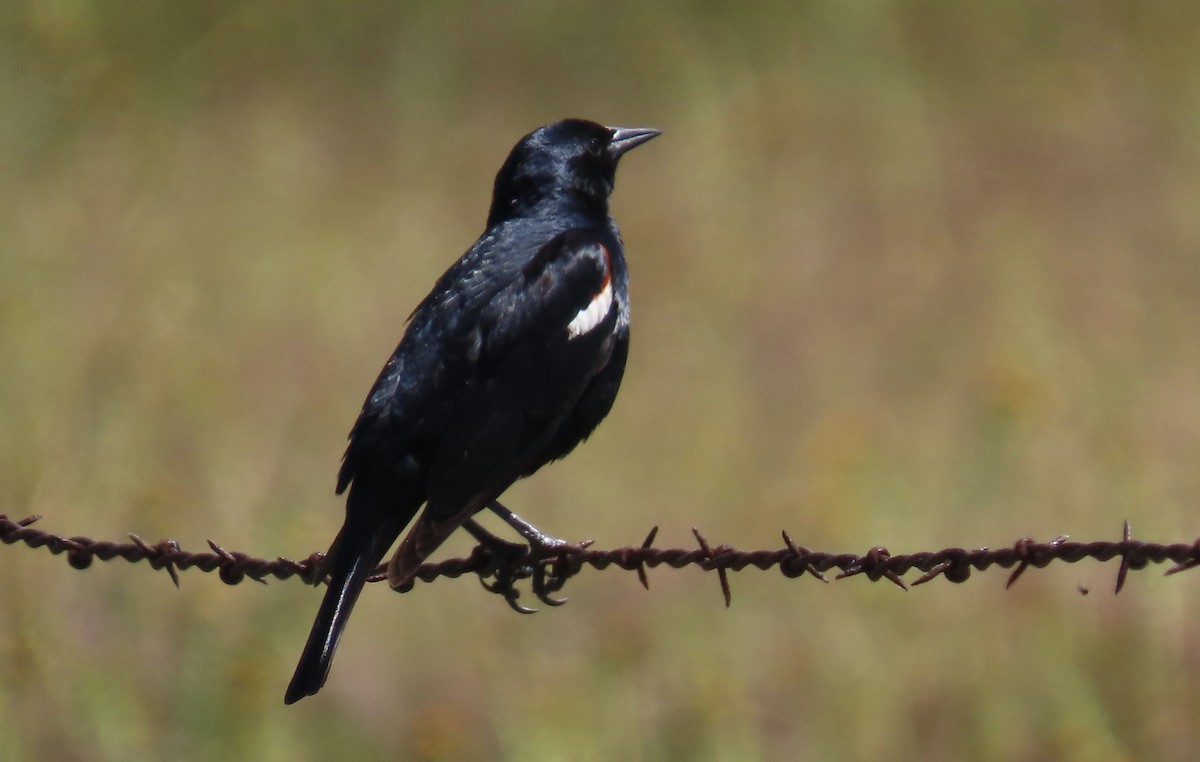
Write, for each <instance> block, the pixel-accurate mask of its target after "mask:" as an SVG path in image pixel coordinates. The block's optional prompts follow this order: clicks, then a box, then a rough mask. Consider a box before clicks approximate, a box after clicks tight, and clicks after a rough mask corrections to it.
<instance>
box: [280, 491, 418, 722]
mask: <svg viewBox="0 0 1200 762" xmlns="http://www.w3.org/2000/svg"><path fill="white" fill-rule="evenodd" d="M414 483H416V481H415V480H413V479H407V480H399V481H397V480H390V479H371V478H364V477H359V478H357V479H356V480H355V481H354V482H353V483H352V484H351V485H350V494H349V495H347V496H346V522H345V523H344V524H343V525H342V530H341V531H340V532H338V536H337V537H336V538H335V539H334V541H333V544H332V545H331V546H330V548H329V553H328V554H327V556H326V558H327V562H326V563H327V565H328V569H329V589H328V590H326V591H325V598H324V599H323V600H322V601H321V608H320V609H318V610H317V619H316V621H315V622H313V626H312V631H311V632H310V633H309V635H308V642H307V643H306V644H305V645H304V653H303V654H301V655H300V663H299V664H297V665H296V673H295V674H294V675H293V676H292V682H291V683H290V684H289V685H288V689H287V693H285V694H284V696H283V702H284V703H285V704H294V703H295V702H297V701H299V700H300V699H302V698H304V697H305V696H311V695H313V694H314V693H316V692H317V691H319V690H321V686H322V685H324V684H325V678H326V676H328V675H329V666H330V664H332V662H333V653H334V651H335V650H336V649H337V645H338V640H339V639H340V638H341V637H342V630H344V629H345V628H346V621H347V620H348V619H349V618H350V612H351V610H353V609H354V604H355V602H357V601H358V596H359V594H360V593H362V591H363V586H364V585H365V584H366V582H367V577H369V576H371V572H372V571H373V570H374V569H375V567H376V566H377V565H378V564H379V562H380V561H382V560H383V556H384V554H385V553H387V551H388V548H390V547H391V546H392V543H394V542H395V541H396V538H397V537H399V536H400V532H401V531H402V530H403V529H404V527H405V526H406V525H407V524H408V522H409V521H411V520H412V517H413V515H414V514H415V513H416V512H417V509H418V508H420V505H421V502H422V500H421V499H420V498H419V497H418V496H417V495H416V494H413V492H412V488H411V485H412V484H414ZM406 486H407V489H406Z"/></svg>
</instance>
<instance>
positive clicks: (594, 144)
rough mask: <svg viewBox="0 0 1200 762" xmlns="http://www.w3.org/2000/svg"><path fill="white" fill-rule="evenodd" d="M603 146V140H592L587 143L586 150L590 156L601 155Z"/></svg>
mask: <svg viewBox="0 0 1200 762" xmlns="http://www.w3.org/2000/svg"><path fill="white" fill-rule="evenodd" d="M605 147H606V146H605V144H604V142H603V141H600V140H593V141H590V142H589V143H588V148H587V150H588V153H590V154H591V155H592V156H603V155H604V149H605Z"/></svg>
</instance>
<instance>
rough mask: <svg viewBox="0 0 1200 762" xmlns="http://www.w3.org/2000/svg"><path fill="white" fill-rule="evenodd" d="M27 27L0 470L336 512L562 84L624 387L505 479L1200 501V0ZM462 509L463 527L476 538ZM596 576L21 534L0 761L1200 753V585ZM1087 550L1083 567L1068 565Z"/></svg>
mask: <svg viewBox="0 0 1200 762" xmlns="http://www.w3.org/2000/svg"><path fill="white" fill-rule="evenodd" d="M6 16H7V18H6V20H5V21H4V22H3V26H0V103H3V104H4V106H3V108H2V109H0V357H2V358H3V372H2V373H0V430H3V432H4V433H3V435H2V436H0V512H4V513H7V514H8V515H10V516H16V517H19V516H24V515H27V514H32V513H41V514H45V515H46V517H47V518H46V519H45V527H46V528H47V529H49V530H51V531H55V532H60V533H64V534H68V535H70V534H87V535H91V536H99V537H105V538H114V539H119V538H121V537H122V536H123V533H125V532H136V533H138V534H139V535H141V536H142V537H144V538H146V539H148V540H151V541H154V540H157V539H158V538H160V537H172V538H175V539H177V540H179V541H180V542H181V543H182V544H183V545H184V546H185V547H187V548H191V549H201V548H203V544H204V540H205V539H207V538H212V539H214V540H216V541H218V542H220V543H222V544H223V545H225V546H227V547H230V548H234V549H238V550H243V551H246V552H250V553H254V554H257V555H263V556H268V557H269V556H275V555H283V556H290V557H303V556H306V555H307V554H308V553H310V552H312V551H314V550H319V549H324V548H325V547H326V546H327V544H328V542H329V540H330V539H331V538H332V536H333V534H334V532H335V531H336V529H337V526H338V525H339V523H340V519H341V511H342V507H341V502H340V500H338V499H337V498H335V497H334V495H333V494H332V487H333V481H334V475H335V473H336V467H337V463H338V458H339V457H340V455H341V450H342V446H343V443H344V437H345V434H346V432H347V431H348V429H349V426H350V424H351V423H352V421H353V418H354V415H355V414H356V413H357V410H358V406H359V404H360V402H361V399H362V395H363V394H364V393H365V392H366V390H367V388H368V386H369V384H370V382H371V380H372V379H373V378H374V374H375V373H376V371H377V370H378V368H379V366H380V365H381V364H382V362H383V361H384V359H385V358H386V356H387V353H388V352H389V351H390V350H391V348H392V347H393V346H394V344H395V342H396V340H397V339H398V338H399V336H400V334H401V332H402V330H403V324H404V319H405V317H406V316H407V315H408V313H409V312H410V311H411V309H412V307H413V306H414V305H415V304H416V302H417V301H418V300H419V299H420V298H421V297H422V296H423V295H424V293H425V291H426V290H427V289H428V287H429V286H430V284H431V283H432V281H433V279H434V278H435V277H436V276H437V275H438V274H440V272H441V271H442V270H443V269H444V268H445V267H446V266H447V265H448V264H449V263H450V262H451V261H452V260H453V259H454V258H455V257H457V255H458V254H459V253H460V252H461V251H462V250H463V249H464V248H465V247H466V246H467V245H469V244H470V242H471V241H472V240H474V238H475V236H476V235H477V234H478V232H479V230H480V229H481V228H482V225H483V220H484V217H485V213H486V205H487V202H488V192H489V190H490V183H491V179H492V176H493V174H494V172H495V170H496V169H497V168H498V167H499V164H500V162H501V161H502V159H503V157H504V155H505V152H506V151H507V150H508V148H509V147H510V146H511V145H512V143H513V142H514V141H515V140H516V139H517V138H518V137H519V136H520V135H521V134H523V133H524V132H526V131H528V130H530V129H532V128H534V127H536V126H538V125H539V124H542V123H545V122H548V121H551V120H553V119H556V118H558V117H561V116H568V115H576V116H586V117H591V118H595V119H599V120H603V121H607V122H610V123H624V124H647V125H652V126H655V127H659V128H661V129H663V130H664V132H665V135H664V137H663V138H662V139H661V140H659V141H655V143H653V144H652V145H651V146H650V147H648V148H646V149H645V150H644V152H643V151H638V152H637V153H636V155H633V156H632V157H631V158H629V159H628V160H627V162H626V163H625V165H624V166H623V167H622V170H621V176H620V178H619V181H618V189H617V192H616V196H615V199H614V209H615V213H616V215H617V217H618V219H619V220H620V221H621V224H622V230H623V232H624V235H625V238H626V241H627V245H628V249H629V257H630V265H631V268H632V270H633V299H634V312H635V314H634V320H635V324H634V331H635V335H634V345H633V354H632V357H631V365H630V368H629V372H628V374H627V376H626V381H625V384H624V388H623V391H622V394H621V397H620V399H619V400H618V403H617V405H616V408H615V410H614V412H613V414H612V415H611V416H610V418H609V420H608V421H607V422H606V423H605V424H604V425H603V426H602V427H601V428H600V430H599V431H598V432H597V434H596V435H595V436H594V437H593V438H592V440H590V441H589V442H588V444H587V445H585V446H584V447H582V448H581V449H580V450H579V451H578V452H577V453H575V454H574V455H572V456H571V457H570V458H569V459H568V460H566V461H564V462H563V463H561V464H556V465H554V466H553V467H550V468H548V469H546V470H545V471H544V472H542V473H540V474H538V475H537V476H536V477H535V478H533V479H531V480H528V481H526V482H524V483H521V484H520V485H518V486H516V487H514V488H513V489H512V490H511V491H510V493H509V499H508V500H507V501H506V502H508V503H509V504H511V505H512V506H513V507H514V508H517V509H518V510H519V511H520V512H521V513H522V514H524V515H526V516H528V517H529V518H531V519H533V520H534V521H536V522H537V523H538V524H539V525H541V526H542V527H543V528H545V529H547V530H549V531H552V532H554V533H556V534H560V535H565V536H568V537H579V538H582V537H594V538H595V539H596V540H597V542H598V544H599V545H600V546H617V545H627V544H635V543H637V542H639V541H640V540H641V538H642V537H643V536H644V534H645V532H646V531H647V530H648V529H649V527H650V526H652V525H659V526H660V527H661V531H660V534H659V538H660V539H659V543H660V544H661V545H673V546H678V545H688V544H690V543H691V536H690V528H691V527H692V526H698V527H700V528H701V529H702V530H704V531H705V532H706V534H707V535H708V537H709V539H710V540H711V541H713V542H717V543H719V542H728V543H732V544H735V545H737V546H739V547H745V548H752V547H768V546H773V545H776V544H777V543H778V542H779V540H778V536H779V530H780V529H783V528H786V529H788V530H789V531H790V532H791V533H792V535H793V536H794V537H795V538H796V539H797V541H798V542H801V543H803V544H805V545H808V546H810V547H816V548H821V549H828V550H853V551H863V550H866V549H867V548H869V547H871V546H872V545H878V544H883V545H887V546H888V547H889V548H891V549H892V550H893V551H895V552H909V551H915V550H927V549H934V548H936V547H941V546H943V545H947V544H952V545H964V546H980V545H993V546H998V545H1005V544H1008V543H1011V542H1012V541H1013V540H1015V539H1016V538H1018V537H1021V536H1024V535H1031V536H1035V537H1038V538H1043V539H1045V538H1049V537H1052V536H1054V535H1057V534H1060V533H1069V534H1071V535H1072V536H1074V537H1075V538H1077V539H1092V538H1114V537H1116V536H1117V535H1118V533H1119V531H1120V525H1121V521H1122V520H1123V519H1125V518H1129V519H1130V520H1131V521H1132V523H1133V526H1134V530H1135V532H1136V533H1138V534H1139V536H1144V537H1146V538H1149V539H1156V540H1164V541H1187V540H1189V539H1190V538H1192V537H1194V536H1196V535H1197V534H1200V531H1198V528H1197V523H1196V520H1195V515H1196V511H1195V500H1196V496H1197V495H1198V494H1200V470H1198V469H1197V468H1196V462H1197V455H1198V454H1200V383H1198V381H1197V379H1200V215H1197V214H1196V210H1197V209H1200V70H1197V68H1196V67H1195V66H1194V65H1193V64H1194V51H1195V50H1196V49H1197V46H1200V14H1198V13H1197V11H1196V10H1195V8H1194V7H1193V6H1192V5H1190V4H1186V3H1174V4H1172V3H1167V4H1156V5H1147V4H1135V3H1129V4H1122V3H1104V4H1101V5H1099V6H1095V7H1089V8H1086V9H1081V8H1074V7H1072V8H1069V9H1068V7H1067V6H1059V5H1047V4H1042V3H1019V2H1001V3H989V4H983V5H979V6H973V5H965V6H962V7H959V6H956V5H954V6H952V5H944V4H935V3H915V4H914V3H888V2H879V3H859V4H835V3H807V4H790V3H775V4H770V5H766V6H759V7H757V8H751V7H750V6H747V7H745V8H743V9H741V10H738V11H737V12H732V13H731V12H728V11H725V10H722V9H721V8H720V7H718V6H714V5H711V4H704V5H698V6H691V5H686V4H681V3H675V4H669V5H657V6H654V5H642V4H636V3H618V4H600V3H595V4H592V3H583V2H567V3H559V4H556V5H554V6H553V8H546V7H542V6H541V5H540V4H533V3H520V2H514V3H505V4H491V5H488V6H485V7H477V6H475V5H473V4H466V3H451V4H440V5H438V6H436V8H435V7H433V6H430V7H428V8H408V7H406V6H403V5H400V4H384V3H352V4H349V5H348V6H347V5H342V4H336V5H335V4H332V3H322V4H308V5H305V6H303V7H301V6H293V5H289V4H279V3H275V4H268V3H262V4H252V5H249V6H245V7H240V8H236V9H228V10H222V9H217V8H215V7H214V8H213V9H208V8H205V9H195V8H189V7H188V6H186V4H185V5H179V4H173V3H163V4H150V3H140V4H134V5H126V4H117V3H83V4H78V3H76V4H72V3H62V2H57V3H43V4H34V3H19V4H18V5H17V6H16V7H14V8H13V9H10V10H9V11H8V12H7V14H6ZM467 547H468V543H466V541H465V540H458V541H456V543H455V544H454V545H453V547H451V548H449V549H448V550H447V553H454V552H459V551H462V550H464V549H465V548H467ZM1115 571H1116V568H1115V565H1107V566H1100V565H1097V564H1094V563H1082V564H1078V565H1075V566H1069V567H1068V566H1060V567H1054V568H1051V569H1047V570H1041V571H1037V570H1035V571H1031V572H1029V573H1028V574H1027V575H1026V576H1025V577H1024V578H1023V579H1022V580H1021V582H1020V584H1019V585H1017V586H1016V587H1015V588H1014V589H1012V590H1010V591H1007V592H1006V591H1004V589H1003V585H1004V580H1005V576H1006V575H1005V574H1004V573H1003V572H1000V571H993V572H990V573H987V574H982V575H979V576H977V577H975V578H973V579H971V580H970V582H969V583H968V584H966V585H963V586H952V585H948V584H945V583H941V582H938V583H934V584H932V585H929V586H927V587H923V588H920V589H917V590H913V591H911V592H909V593H900V592H899V591H897V590H895V589H892V588H891V587H890V586H887V585H869V584H868V583H866V582H865V581H862V580H852V581H846V582H841V583H838V584H833V585H829V586H823V585H819V584H816V583H814V582H812V581H811V580H806V579H801V580H798V581H786V580H783V579H781V578H779V576H778V575H775V574H760V573H758V572H747V573H744V574H741V575H737V576H735V577H734V578H733V589H734V605H733V608H732V609H731V610H729V611H725V610H724V609H723V608H722V606H721V599H720V595H719V593H718V591H717V589H716V584H715V580H713V579H711V578H710V577H708V576H705V575H703V574H702V573H701V572H699V571H696V570H694V569H692V570H684V571H677V572H675V571H667V570H660V571H657V572H655V573H653V574H652V576H651V581H652V587H651V589H650V591H649V592H643V591H642V590H641V588H640V586H639V585H638V584H637V582H636V579H635V578H634V577H633V576H632V575H620V574H617V573H614V572H609V573H607V574H585V575H582V576H581V577H579V578H577V579H576V580H573V581H572V583H571V585H570V586H569V588H568V592H569V593H570V595H571V599H572V600H571V603H570V604H569V605H568V606H565V607H563V608H560V609H555V610H553V611H545V612H542V613H540V614H538V615H537V616H533V617H518V616H515V615H513V614H512V613H511V612H510V611H509V610H508V609H507V608H506V607H504V606H503V604H502V602H501V601H499V600H498V599H494V598H493V597H491V596H489V595H487V594H486V593H485V592H483V591H482V590H481V589H480V588H479V586H478V585H477V584H475V583H474V582H473V581H472V580H469V579H460V580H457V581H452V580H442V581H439V582H437V583H436V584H433V585H421V586H420V587H418V588H417V589H416V590H415V591H414V592H413V593H411V594H409V595H406V596H404V597H397V596H394V595H391V594H388V593H387V592H386V591H384V590H381V589H374V588H373V589H370V590H368V591H367V593H366V594H365V595H364V597H363V599H362V601H361V603H360V604H359V607H358V609H357V611H356V613H355V617H354V623H353V624H352V625H351V626H350V628H349V631H348V633H347V635H346V638H345V640H344V641H343V644H342V648H341V651H340V653H339V657H338V661H337V665H336V666H335V668H334V670H333V674H332V677H331V679H330V682H329V684H328V685H327V686H326V688H325V690H324V691H323V692H322V693H321V694H320V695H319V696H317V697H316V698H313V699H307V700H305V701H304V702H302V703H300V704H299V705H297V706H294V707H288V708H285V707H284V706H283V704H282V693H283V688H284V686H285V685H286V684H287V680H288V678H289V677H290V675H291V670H292V667H293V665H294V659H295V658H296V657H297V656H298V654H299V650H300V647H301V645H302V644H303V640H304V637H305V636H306V634H307V629H308V626H309V623H310V620H311V617H312V615H313V614H314V613H315V609H316V605H317V602H318V598H319V594H320V593H319V591H316V590H312V589H306V588H304V587H303V586H301V585H299V584H284V583H273V584H271V585H269V586H267V587H260V586H258V585H252V584H244V585H241V586H239V587H235V588H227V587H224V586H222V585H220V584H219V582H218V581H217V580H216V579H215V578H207V577H203V576H201V575H199V574H196V573H185V574H184V575H183V576H182V580H181V582H182V586H181V589H179V590H175V589H174V588H173V587H172V586H171V584H170V581H169V580H168V579H167V578H166V576H165V575H161V574H152V573H150V571H149V570H148V569H145V568H140V567H133V566H128V565H126V564H120V563H114V564H97V565H96V566H94V567H93V568H92V569H91V570H89V571H88V572H87V573H79V572H75V571H72V570H71V569H70V568H69V567H68V566H67V565H66V564H65V563H64V562H63V560H62V559H61V558H54V557H51V556H50V555H49V554H46V553H45V552H43V551H31V550H28V549H24V548H21V547H4V548H0V580H2V581H3V584H0V738H3V739H4V741H3V752H2V753H0V756H2V757H3V758H4V759H6V760H8V759H13V760H24V759H88V760H92V759H114V760H116V759H129V758H135V757H143V756H149V755H152V754H153V755H155V756H167V757H172V758H179V759H200V758H205V757H209V756H219V757H221V758H227V759H264V760H276V759H279V760H282V759H328V758H332V757H334V756H337V757H338V758H350V759H356V758H389V757H399V758H411V759H462V758H481V759H482V758H497V757H498V758H505V759H522V760H524V759H535V760H536V759H548V760H549V759H573V760H574V759H578V760H604V759H614V758H628V759H635V760H657V759H703V760H708V759H711V760H724V759H730V760H734V759H736V760H748V759H749V760H753V759H779V758H784V757H787V758H799V759H814V760H820V759H837V758H840V759H864V758H881V757H884V756H887V757H890V758H896V759H913V758H921V759H927V760H943V759H944V760H957V759H979V760H1014V759H1028V760H1033V759H1055V760H1063V759H1065V760H1073V759H1079V760H1083V759H1087V760H1096V759H1102V760H1122V759H1130V760H1132V759H1162V760H1186V759H1189V758H1191V756H1192V749H1194V748H1195V746H1196V745H1197V743H1200V735H1198V734H1197V732H1196V731H1195V730H1194V726H1195V723H1194V718H1195V717H1196V716H1198V715H1200V689H1197V687H1196V681H1195V680H1193V679H1192V676H1193V675H1194V674H1195V672H1196V670H1197V668H1198V667H1200V638H1198V637H1197V635H1196V629H1195V625H1194V622H1195V621H1196V618H1197V616H1196V615H1197V604H1196V601H1195V594H1196V591H1197V589H1198V588H1197V585H1200V577H1197V578H1193V577H1192V576H1191V575H1182V576H1179V577H1175V578H1171V579H1169V580H1164V579H1162V578H1160V577H1159V576H1158V575H1157V574H1156V573H1154V572H1153V571H1151V572H1149V573H1141V574H1135V575H1133V576H1132V577H1131V579H1130V583H1129V585H1128V586H1127V589H1126V592H1125V593H1123V594H1122V595H1121V596H1120V597H1119V598H1113V597H1112V596H1111V594H1110V592H1109V591H1110V589H1111V584H1112V582H1113V577H1114V575H1115ZM1080 585H1082V586H1086V587H1087V588H1089V589H1090V590H1091V594H1090V595H1087V596H1081V595H1080V594H1079V592H1078V591H1077V588H1078V587H1079V586H1080Z"/></svg>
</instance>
